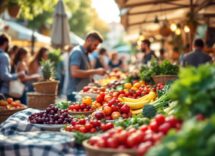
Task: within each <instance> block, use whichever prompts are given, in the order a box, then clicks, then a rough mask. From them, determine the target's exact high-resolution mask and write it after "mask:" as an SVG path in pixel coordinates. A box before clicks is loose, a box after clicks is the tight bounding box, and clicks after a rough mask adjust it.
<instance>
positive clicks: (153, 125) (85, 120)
mask: <svg viewBox="0 0 215 156" xmlns="http://www.w3.org/2000/svg"><path fill="white" fill-rule="evenodd" d="M164 68H165V69H167V68H168V72H167V71H165V70H164ZM125 75H126V76H125ZM154 75H174V76H175V78H174V79H171V80H169V79H165V81H163V82H162V83H160V82H159V83H156V82H154V81H153V76H154ZM214 82H215V66H214V65H202V66H200V67H198V68H194V67H187V68H181V69H180V70H179V67H178V66H175V65H172V64H171V63H169V62H164V63H162V64H160V65H158V64H153V65H152V66H151V67H150V68H144V67H143V68H142V69H141V70H140V72H139V75H138V79H137V77H135V79H134V78H133V76H132V73H129V74H128V73H122V72H121V71H118V70H115V71H112V72H111V73H110V74H109V75H108V76H106V78H105V79H103V80H99V81H98V82H95V84H89V85H88V86H85V87H84V88H83V89H82V90H81V91H80V95H82V96H81V99H80V100H79V101H77V102H75V103H72V102H69V101H60V102H57V103H55V104H50V105H49V106H47V107H46V108H45V109H43V110H39V109H33V108H25V110H22V111H19V112H17V113H15V114H13V115H12V116H10V117H9V118H8V119H7V120H6V121H4V122H3V123H2V124H1V126H0V132H1V138H4V139H9V140H13V142H10V141H6V142H7V146H8V147H12V146H13V147H14V144H16V143H17V142H16V141H17V140H16V139H17V136H22V135H24V134H26V137H27V136H28V137H29V138H30V139H32V135H33V136H35V135H37V136H38V138H37V137H36V138H34V137H33V138H34V139H36V140H38V139H41V137H44V136H43V135H44V134H46V133H47V135H48V133H50V134H49V135H56V136H58V135H59V137H62V138H64V139H63V140H64V141H65V142H63V141H62V142H60V141H59V139H56V142H55V143H56V147H58V149H57V150H58V152H59V153H61V154H62V155H67V154H68V155H88V156H94V155H98V156H100V155H101V156H111V155H115V154H122V153H124V154H128V155H131V156H133V155H135V156H136V155H142V156H143V155H145V156H154V155H158V156H163V155H175V154H177V155H180V156H181V155H187V153H189V155H195V156H200V155H202V153H204V154H203V155H207V156H212V155H213V154H214V153H215V151H214V148H213V147H214V146H215V143H214V134H215V122H214V121H215V107H214V101H215V84H214ZM15 105H16V106H15ZM0 106H1V107H0V108H1V110H3V109H4V110H5V109H17V110H18V109H19V108H20V107H19V104H18V103H17V102H13V99H7V100H1V101H0ZM12 106H13V107H14V108H11V107H12ZM23 109H24V108H23ZM50 131H51V132H50ZM39 136H41V137H39ZM13 138H16V139H13ZM47 138H48V139H47V146H48V147H49V146H50V147H49V148H50V149H52V148H53V146H54V145H52V144H51V142H52V141H53V139H54V138H52V139H51V137H47ZM68 138H69V139H68ZM4 139H0V144H2V145H3V144H4V143H6V142H5V141H4ZM34 139H32V140H34ZM48 141H50V142H48ZM29 142H30V141H29ZM35 142H36V144H39V143H38V142H37V141H35ZM17 144H20V146H25V147H26V148H29V147H28V146H27V145H24V144H21V143H17ZM42 144H45V143H44V142H43V141H42ZM4 146H5V147H6V145H4ZM29 146H31V147H33V148H35V146H34V145H33V144H32V142H30V143H29ZM38 146H39V145H38ZM60 147H62V148H60ZM43 150H44V149H43ZM3 153H4V152H3ZM5 153H7V151H6V150H5ZM56 153H57V152H56ZM56 153H55V154H56ZM34 154H35V153H34ZM12 155H13V154H12ZM56 155H58V154H56ZM59 155H60V154H59Z"/></svg>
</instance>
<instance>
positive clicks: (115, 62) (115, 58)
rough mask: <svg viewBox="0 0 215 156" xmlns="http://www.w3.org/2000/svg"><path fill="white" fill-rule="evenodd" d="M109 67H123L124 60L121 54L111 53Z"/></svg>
mask: <svg viewBox="0 0 215 156" xmlns="http://www.w3.org/2000/svg"><path fill="white" fill-rule="evenodd" d="M108 66H109V69H110V70H112V69H114V68H121V69H122V68H123V67H122V66H123V63H122V60H121V59H120V58H119V55H118V53H117V52H113V53H112V54H111V59H110V61H109V63H108Z"/></svg>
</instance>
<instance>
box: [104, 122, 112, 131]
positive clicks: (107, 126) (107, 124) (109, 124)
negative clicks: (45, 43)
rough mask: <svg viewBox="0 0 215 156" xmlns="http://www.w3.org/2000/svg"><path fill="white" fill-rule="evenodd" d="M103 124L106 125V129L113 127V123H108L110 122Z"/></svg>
mask: <svg viewBox="0 0 215 156" xmlns="http://www.w3.org/2000/svg"><path fill="white" fill-rule="evenodd" d="M105 126H106V130H108V129H111V128H113V127H114V125H113V123H110V122H109V123H106V124H105Z"/></svg>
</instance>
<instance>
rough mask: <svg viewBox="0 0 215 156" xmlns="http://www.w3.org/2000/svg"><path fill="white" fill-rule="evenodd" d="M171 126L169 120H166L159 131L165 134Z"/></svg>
mask: <svg viewBox="0 0 215 156" xmlns="http://www.w3.org/2000/svg"><path fill="white" fill-rule="evenodd" d="M170 128H171V125H170V124H169V123H168V122H166V123H164V124H162V125H160V127H159V131H160V132H162V133H163V134H167V132H168V131H169V129H170Z"/></svg>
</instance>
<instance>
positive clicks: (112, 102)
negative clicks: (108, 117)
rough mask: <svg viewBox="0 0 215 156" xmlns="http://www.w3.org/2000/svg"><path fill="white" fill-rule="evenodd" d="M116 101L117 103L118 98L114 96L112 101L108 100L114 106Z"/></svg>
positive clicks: (109, 104)
mask: <svg viewBox="0 0 215 156" xmlns="http://www.w3.org/2000/svg"><path fill="white" fill-rule="evenodd" d="M116 103H117V98H115V97H114V98H112V99H111V100H110V101H108V106H112V105H114V104H116Z"/></svg>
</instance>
